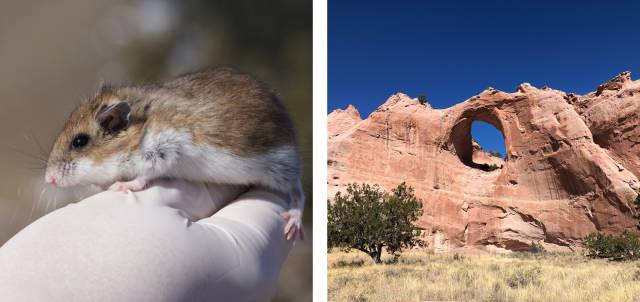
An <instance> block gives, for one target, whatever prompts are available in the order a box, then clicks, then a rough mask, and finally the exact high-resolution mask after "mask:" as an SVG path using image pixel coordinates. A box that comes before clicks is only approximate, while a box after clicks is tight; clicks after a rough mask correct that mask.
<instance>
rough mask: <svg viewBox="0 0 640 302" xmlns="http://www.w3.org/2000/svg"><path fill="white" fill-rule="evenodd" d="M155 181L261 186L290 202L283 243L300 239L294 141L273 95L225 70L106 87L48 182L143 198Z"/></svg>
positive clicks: (74, 122)
mask: <svg viewBox="0 0 640 302" xmlns="http://www.w3.org/2000/svg"><path fill="white" fill-rule="evenodd" d="M158 178H180V179H186V180H190V181H198V182H206V183H220V184H235V185H262V186H265V187H268V188H271V189H274V190H277V191H283V192H285V193H287V194H288V196H289V197H290V203H291V204H290V210H289V211H288V212H285V213H284V214H283V217H284V219H285V220H286V221H287V223H286V226H285V234H286V237H287V239H295V238H296V237H298V235H299V237H300V238H302V237H303V233H302V211H303V208H304V194H303V191H302V186H301V160H300V156H299V154H298V151H297V143H296V134H295V131H294V128H293V124H292V122H291V119H290V118H289V115H288V113H287V111H286V109H285V107H284V106H283V104H282V103H281V101H280V100H279V98H278V96H277V94H276V93H275V92H274V91H273V90H272V89H271V88H270V87H268V86H267V85H266V84H264V83H262V82H260V81H257V80H256V79H254V78H253V77H251V76H249V75H246V74H243V73H240V72H237V71H235V70H233V69H231V68H211V69H206V70H203V71H198V72H193V73H188V74H184V75H180V76H178V77H176V78H174V79H171V80H169V81H167V82H163V83H158V84H151V85H142V86H121V87H112V86H104V87H102V88H101V89H100V90H99V91H98V93H97V94H96V95H95V97H93V98H91V99H90V100H88V101H87V102H86V103H84V104H82V105H80V106H79V107H78V108H76V109H75V110H74V111H73V112H72V113H71V115H70V116H69V119H68V120H67V122H66V124H65V125H64V128H63V130H62V132H61V133H60V135H59V136H58V138H57V140H56V142H55V144H54V146H53V149H52V151H51V154H50V155H49V159H48V161H47V169H46V175H45V180H46V182H47V183H50V184H54V185H58V186H61V187H67V186H75V185H88V184H93V185H99V186H102V187H105V188H106V187H109V189H111V190H117V191H127V190H130V191H139V190H142V189H144V188H145V187H146V186H147V185H148V184H149V182H150V181H152V180H154V179H158Z"/></svg>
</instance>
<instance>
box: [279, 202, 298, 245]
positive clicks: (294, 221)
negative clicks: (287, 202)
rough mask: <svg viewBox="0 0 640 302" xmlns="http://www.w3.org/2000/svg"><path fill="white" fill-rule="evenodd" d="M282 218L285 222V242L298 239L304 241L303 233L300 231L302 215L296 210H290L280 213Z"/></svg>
mask: <svg viewBox="0 0 640 302" xmlns="http://www.w3.org/2000/svg"><path fill="white" fill-rule="evenodd" d="M281 216H282V218H283V219H284V221H285V226H284V235H285V237H286V239H287V240H295V239H296V238H299V239H300V240H304V233H303V231H302V217H301V216H302V215H300V211H299V210H297V209H291V210H289V211H288V212H284V213H282V215H281Z"/></svg>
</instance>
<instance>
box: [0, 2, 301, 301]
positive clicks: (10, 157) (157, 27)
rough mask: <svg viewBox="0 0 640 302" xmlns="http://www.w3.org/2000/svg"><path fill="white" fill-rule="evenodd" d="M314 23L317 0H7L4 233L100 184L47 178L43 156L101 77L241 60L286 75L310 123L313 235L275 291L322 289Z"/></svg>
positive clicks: (2, 99) (0, 126) (121, 79)
mask: <svg viewBox="0 0 640 302" xmlns="http://www.w3.org/2000/svg"><path fill="white" fill-rule="evenodd" d="M311 33H312V3H311V0H272V1H231V0H218V1H205V0H198V1H196V0H186V1H168V0H140V1H118V0H116V1H107V0H97V1H82V0H59V1H44V0H37V1H17V0H14V1H2V9H1V10H0V66H2V68H1V69H0V138H1V139H2V142H1V143H0V244H2V243H4V242H5V241H6V240H8V239H9V238H11V236H13V235H14V234H15V233H16V232H17V231H19V230H20V229H22V228H23V227H24V226H26V225H27V224H29V223H30V222H31V221H33V220H35V219H37V218H39V217H40V216H42V215H44V214H46V213H48V212H50V211H53V210H54V209H56V208H59V207H62V206H64V205H65V204H67V203H69V202H75V201H77V200H80V199H81V198H83V197H85V196H87V195H88V194H91V193H92V192H93V191H92V190H89V189H74V190H61V189H54V188H51V187H47V186H45V185H43V174H44V171H43V170H42V169H41V167H42V162H41V159H46V157H47V154H48V150H49V148H50V146H51V144H52V143H53V140H54V139H55V136H56V135H57V134H58V131H59V130H60V129H61V127H62V125H63V123H64V121H65V119H66V117H67V115H68V114H69V112H70V111H71V110H72V109H73V108H74V107H75V106H76V105H77V104H78V103H79V102H80V101H82V100H83V99H84V98H86V97H88V96H91V95H92V94H93V93H94V92H95V90H96V89H97V88H98V86H99V84H100V83H101V82H111V83H114V84H118V83H140V82H148V81H155V80H161V79H164V78H167V77H170V76H172V75H177V74H179V73H182V72H186V71H189V70H193V69H197V68H201V67H204V66H211V65H226V66H233V67H236V68H238V69H240V70H242V71H245V72H248V73H251V74H254V75H256V76H257V77H258V78H260V79H262V80H264V81H266V82H267V83H269V84H271V85H273V86H274V87H276V89H277V90H278V91H279V92H280V94H281V95H282V98H283V99H284V101H285V103H286V105H287V107H288V109H289V111H290V113H291V115H292V117H293V119H294V122H295V124H296V127H297V130H298V133H299V138H300V142H299V143H300V149H301V153H302V156H303V158H304V162H305V171H304V187H305V192H306V195H307V205H306V212H305V224H306V235H307V239H306V240H305V241H302V242H299V243H298V244H296V246H295V247H294V248H293V249H292V251H291V253H290V255H289V257H288V258H287V262H286V263H285V266H284V268H283V270H282V272H281V275H280V279H279V288H278V291H277V294H276V297H275V298H274V300H276V301H310V300H311V294H312V293H311V287H312V272H311V267H312V260H311V242H312V240H311V234H312V231H311V225H312V221H311V217H312V215H311V208H312V200H311V196H312V186H311V176H312V171H311V166H312V165H311V158H312V153H311V150H312V149H311V144H312V139H311V138H312V125H311V116H312V115H311V113H312V110H311V101H312V73H311V69H312V61H311V60H312V36H311V35H312V34H311Z"/></svg>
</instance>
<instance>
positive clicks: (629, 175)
mask: <svg viewBox="0 0 640 302" xmlns="http://www.w3.org/2000/svg"><path fill="white" fill-rule="evenodd" d="M639 112H640V81H632V80H631V78H630V74H629V73H628V72H625V73H622V74H620V75H619V76H617V77H615V78H614V79H612V80H611V81H609V82H607V83H605V84H603V85H600V86H599V87H598V89H597V91H596V92H592V93H589V94H587V95H584V96H580V95H575V94H570V93H565V92H562V91H559V90H554V89H551V88H547V87H545V88H541V89H538V88H535V87H533V86H531V85H529V84H526V83H524V84H522V85H520V86H518V87H517V89H516V91H515V92H513V93H507V92H503V91H498V90H496V89H493V88H488V89H486V90H484V91H482V92H481V93H480V94H479V95H476V96H473V97H471V98H469V99H467V100H466V101H464V102H462V103H460V104H457V105H455V106H453V107H451V108H447V109H433V108H431V107H430V106H426V105H421V104H420V103H419V102H418V100H417V99H414V98H410V97H409V96H407V95H405V94H401V93H398V94H395V95H393V96H391V97H390V98H389V99H388V100H387V101H386V102H385V103H384V104H382V105H381V106H380V107H379V108H378V109H376V110H375V111H374V112H373V113H371V115H370V116H369V117H368V118H366V119H364V120H362V119H361V118H360V114H359V113H358V111H357V109H355V108H354V107H353V106H350V107H349V108H347V109H346V110H336V111H334V112H332V113H331V114H330V115H329V118H328V127H329V128H328V129H329V133H328V135H329V138H328V139H329V143H328V165H329V175H328V177H329V179H328V186H329V196H330V197H332V196H333V195H334V194H335V193H336V192H337V191H340V190H343V189H344V188H345V186H346V185H347V184H348V183H351V182H367V183H371V184H379V185H380V186H381V187H383V188H386V189H391V188H393V187H395V186H396V185H398V183H400V182H402V181H406V182H407V183H408V184H409V185H411V186H413V187H414V188H415V189H416V193H417V195H418V196H419V197H420V198H422V200H423V202H424V215H423V217H422V218H421V220H420V224H421V225H422V226H423V227H425V228H426V233H427V238H426V239H427V240H428V241H430V244H431V246H432V247H434V248H436V249H439V250H451V249H483V250H526V249H528V248H529V246H530V245H531V244H532V242H540V243H541V244H542V245H543V246H544V247H545V248H546V249H547V250H556V251H571V250H576V249H580V248H581V242H582V238H583V237H585V236H586V235H587V234H589V233H590V232H593V231H596V230H599V231H604V232H620V231H622V230H625V229H629V230H637V226H638V219H637V218H634V216H635V215H636V210H635V209H634V208H633V206H632V205H631V204H630V200H631V199H632V198H635V196H636V192H635V191H636V190H637V189H638V188H639V185H640V183H639V181H638V176H640V157H639V154H640V127H639V126H640V118H639V116H638V115H639ZM473 121H484V122H487V123H489V124H492V125H493V126H495V127H496V128H497V129H499V130H500V131H501V132H502V133H503V135H504V139H505V145H506V152H507V154H506V160H504V162H503V161H502V160H501V159H499V158H495V157H490V156H488V155H487V154H484V153H483V152H482V151H481V150H480V149H478V148H477V147H474V142H473V141H472V138H471V134H470V129H471V123H472V122H473ZM483 163H496V164H497V165H498V166H501V167H502V168H501V169H497V170H494V171H490V172H486V171H483V170H481V169H479V168H480V166H481V164H483Z"/></svg>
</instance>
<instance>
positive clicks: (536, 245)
mask: <svg viewBox="0 0 640 302" xmlns="http://www.w3.org/2000/svg"><path fill="white" fill-rule="evenodd" d="M546 251H547V250H545V249H544V246H542V244H540V242H539V241H538V242H531V245H530V246H529V253H533V254H541V253H545V252H546Z"/></svg>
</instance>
